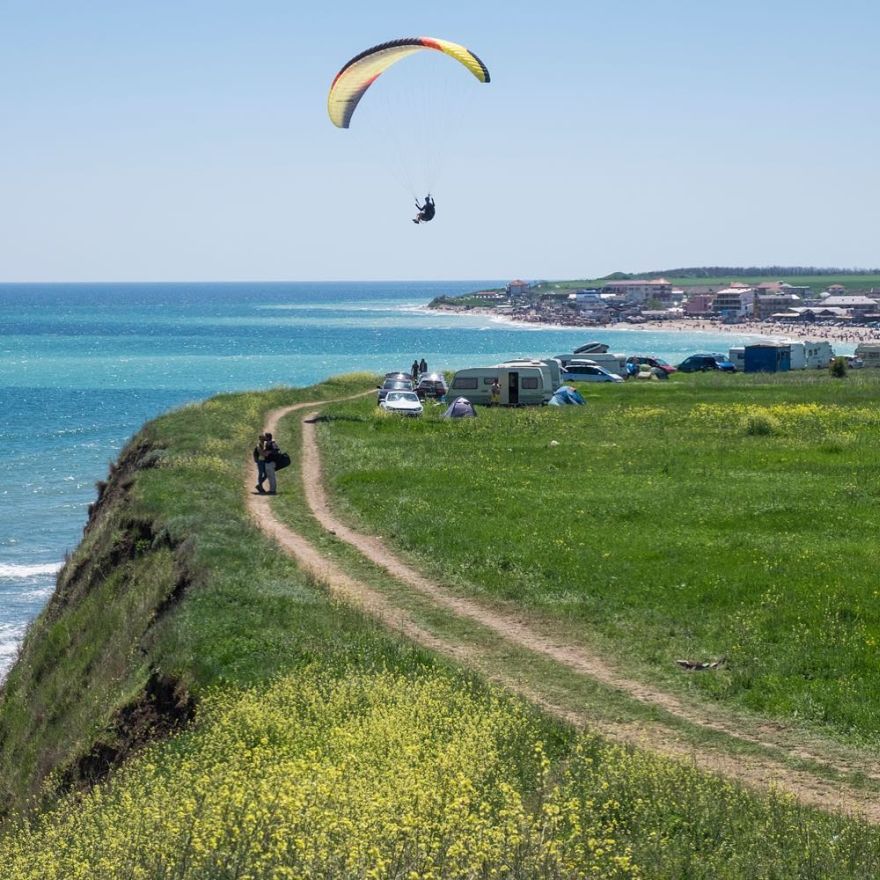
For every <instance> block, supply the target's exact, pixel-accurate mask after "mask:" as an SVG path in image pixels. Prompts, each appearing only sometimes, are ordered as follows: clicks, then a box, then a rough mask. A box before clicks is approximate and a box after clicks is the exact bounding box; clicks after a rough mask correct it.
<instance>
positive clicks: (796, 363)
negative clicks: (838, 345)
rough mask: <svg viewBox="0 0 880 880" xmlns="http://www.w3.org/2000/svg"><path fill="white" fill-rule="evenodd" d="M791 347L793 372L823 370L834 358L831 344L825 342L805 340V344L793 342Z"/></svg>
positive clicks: (790, 344)
mask: <svg viewBox="0 0 880 880" xmlns="http://www.w3.org/2000/svg"><path fill="white" fill-rule="evenodd" d="M789 347H790V348H791V368H792V369H793V370H821V369H824V368H825V367H827V366H828V364H830V363H831V361H832V360H833V358H834V349H833V348H832V347H831V343H830V342H825V341H824V340H822V341H819V340H816V339H805V340H804V341H803V342H791V343H789Z"/></svg>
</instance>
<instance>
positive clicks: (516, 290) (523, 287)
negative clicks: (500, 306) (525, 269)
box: [505, 278, 530, 297]
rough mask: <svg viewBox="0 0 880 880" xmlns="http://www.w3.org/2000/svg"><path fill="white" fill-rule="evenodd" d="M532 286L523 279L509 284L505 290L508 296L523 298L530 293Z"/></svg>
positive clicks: (517, 279)
mask: <svg viewBox="0 0 880 880" xmlns="http://www.w3.org/2000/svg"><path fill="white" fill-rule="evenodd" d="M529 289H530V285H529V282H528V281H523V280H522V279H521V278H516V279H514V280H513V281H508V282H507V287H506V288H505V290H506V291H507V295H508V296H511V297H512V296H523V295H525V294H527V293H528V292H529Z"/></svg>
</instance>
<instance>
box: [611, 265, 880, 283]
mask: <svg viewBox="0 0 880 880" xmlns="http://www.w3.org/2000/svg"><path fill="white" fill-rule="evenodd" d="M878 274H880V269H837V268H833V267H827V266H826V267H817V266H696V267H690V268H687V269H664V270H663V271H662V272H633V273H629V272H612V273H611V274H610V275H606V276H605V277H604V278H600V279H599V280H600V281H628V280H633V281H638V280H641V279H646V280H647V279H651V278H663V277H666V278H718V277H731V278H740V277H754V276H767V277H771V278H786V277H790V276H793V275H815V276H822V275H832V276H833V275H878Z"/></svg>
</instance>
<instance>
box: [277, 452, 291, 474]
mask: <svg viewBox="0 0 880 880" xmlns="http://www.w3.org/2000/svg"><path fill="white" fill-rule="evenodd" d="M289 464H290V456H289V455H288V454H287V453H286V452H276V453H275V470H276V471H280V470H283V469H284V468H286V467H287V466H288V465H289Z"/></svg>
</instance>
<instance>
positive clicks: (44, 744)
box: [0, 432, 195, 817]
mask: <svg viewBox="0 0 880 880" xmlns="http://www.w3.org/2000/svg"><path fill="white" fill-rule="evenodd" d="M162 456H163V451H162V450H161V449H157V448H155V447H154V446H153V444H152V443H151V442H150V439H149V436H148V434H147V433H146V432H142V433H141V434H140V435H138V436H137V437H135V438H134V439H133V440H132V441H131V442H130V443H129V444H128V446H127V447H126V448H125V450H123V453H122V454H121V456H120V458H119V460H118V462H117V463H116V464H114V465H113V466H111V469H110V474H109V476H108V478H107V480H106V481H102V482H101V483H99V484H98V487H97V488H98V497H97V500H96V501H95V502H94V503H93V504H92V505H90V508H89V518H88V522H87V524H86V526H85V529H84V532H83V538H82V541H81V543H80V545H79V547H78V548H77V549H76V551H75V552H74V553H73V554H72V555H71V556H70V558H69V559H68V560H67V562H66V563H65V565H64V567H63V568H62V570H61V572H60V573H59V575H58V581H57V586H56V589H55V592H54V594H53V595H52V597H51V599H50V601H49V602H48V604H47V606H46V608H45V609H44V611H43V613H42V614H41V615H40V617H39V618H38V619H37V620H36V621H35V622H34V623H33V625H32V626H31V627H30V629H29V631H28V634H27V637H26V638H25V641H24V644H23V646H22V649H21V652H20V655H19V657H18V660H17V662H16V664H15V666H14V667H13V668H12V670H11V671H10V673H9V676H8V678H7V680H6V682H5V684H4V686H3V689H2V691H0V817H2V815H3V814H5V813H7V812H8V811H10V810H12V809H21V808H24V807H25V806H26V805H28V803H30V802H33V801H34V799H42V798H45V797H51V796H52V794H53V793H55V792H58V791H63V790H69V789H71V788H77V787H82V786H88V785H91V784H93V783H94V782H96V781H98V780H100V779H102V778H104V777H105V776H106V775H107V773H108V772H110V770H112V768H113V767H115V766H117V765H118V764H119V763H120V762H121V761H123V760H124V759H125V758H126V757H127V756H128V755H130V754H131V753H132V752H133V751H135V750H136V749H138V748H139V747H140V746H141V745H143V744H144V743H145V742H148V741H150V740H152V739H154V738H156V737H159V736H164V735H167V734H168V733H170V732H172V731H174V730H176V729H178V728H179V727H180V726H182V725H184V724H186V723H187V721H189V720H190V719H191V718H192V715H193V712H194V706H195V702H194V700H193V698H192V696H191V695H190V694H189V692H188V689H187V686H186V684H185V683H184V682H182V681H180V680H178V679H176V678H175V677H174V676H173V675H170V674H169V673H167V672H166V671H164V670H163V669H162V668H161V663H160V661H158V660H157V658H156V657H155V656H154V653H153V650H152V649H153V647H154V645H155V634H156V633H157V631H158V630H159V628H161V627H162V625H163V621H164V620H165V618H166V617H167V616H168V615H170V614H172V613H173V611H174V609H175V607H176V606H177V604H178V603H179V602H180V600H181V599H182V598H183V596H184V595H185V594H186V592H187V590H189V589H190V588H191V586H192V584H193V580H194V573H193V572H192V570H191V565H190V564H189V560H190V558H191V554H190V552H189V547H188V545H187V541H186V540H184V541H179V540H177V541H175V540H172V538H171V537H170V536H169V534H168V532H167V531H166V530H165V529H164V528H163V525H162V523H161V522H156V521H154V520H153V519H151V518H150V517H149V516H148V515H145V512H144V510H143V509H142V506H141V505H140V504H139V502H138V480H139V478H140V476H141V475H142V474H143V473H144V472H145V471H147V470H149V469H151V468H154V467H157V466H160V465H161V462H162Z"/></svg>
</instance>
